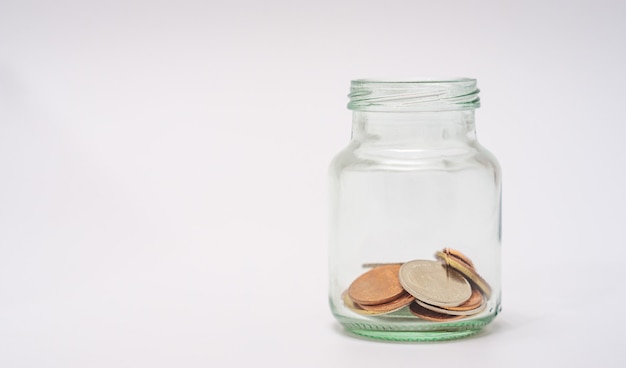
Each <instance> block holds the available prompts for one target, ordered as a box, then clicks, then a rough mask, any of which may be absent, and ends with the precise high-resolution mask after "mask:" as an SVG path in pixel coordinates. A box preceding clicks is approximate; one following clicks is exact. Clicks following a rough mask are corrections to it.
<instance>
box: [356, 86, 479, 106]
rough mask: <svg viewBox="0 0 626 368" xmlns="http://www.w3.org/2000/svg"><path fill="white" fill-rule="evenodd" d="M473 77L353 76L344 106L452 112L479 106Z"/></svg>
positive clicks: (477, 90) (477, 91)
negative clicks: (425, 78) (376, 77)
mask: <svg viewBox="0 0 626 368" xmlns="http://www.w3.org/2000/svg"><path fill="white" fill-rule="evenodd" d="M479 91H480V90H479V89H478V88H477V86H476V80H475V79H471V78H455V79H448V80H423V81H419V80H415V81H412V80H405V81H393V80H377V79H356V80H353V81H352V83H351V86H350V94H349V95H348V97H350V103H348V109H350V110H355V111H381V112H382V111H389V112H403V111H455V110H469V109H475V108H478V107H479V106H480V98H479V97H478V93H479Z"/></svg>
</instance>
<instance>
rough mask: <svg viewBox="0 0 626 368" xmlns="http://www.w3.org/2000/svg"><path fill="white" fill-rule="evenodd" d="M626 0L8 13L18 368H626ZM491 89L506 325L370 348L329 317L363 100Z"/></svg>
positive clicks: (7, 288)
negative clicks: (448, 85) (436, 87)
mask: <svg viewBox="0 0 626 368" xmlns="http://www.w3.org/2000/svg"><path fill="white" fill-rule="evenodd" d="M625 18H626V3H624V2H623V1H577V0H573V1H534V0H533V1H515V2H513V1H495V0H494V1H480V0H479V1H421V0H419V1H417V0H413V1H395V0H390V1H384V2H374V1H368V0H366V1H315V2H313V1H310V2H299V1H286V0H285V1H262V2H261V1H259V2H255V1H252V0H240V1H230V2H222V3H219V2H216V1H211V0H203V1H191V0H182V1H176V2H174V1H170V2H167V1H147V0H146V1H137V0H128V1H126V0H110V1H78V0H76V1H67V0H57V1H44V0H19V1H18V0H4V1H2V2H0V367H3V368H5V367H6V368H13V367H37V368H40V367H218V366H240V365H242V364H254V365H258V366H261V365H263V366H265V365H273V366H294V367H299V366H305V367H309V366H310V367H320V366H323V367H347V366H355V367H356V366H358V367H381V366H407V367H408V366H411V367H414V366H432V365H437V366H439V367H446V366H450V367H452V366H455V367H456V366H460V365H463V366H467V365H468V364H469V365H470V366H484V367H504V366H506V367H527V366H569V367H588V366H592V365H593V366H604V367H618V366H624V365H625V364H626V352H625V351H624V349H623V348H624V337H623V329H624V325H625V324H626V318H625V317H624V312H623V309H624V303H626V297H625V290H626V287H625V286H624V274H623V269H624V266H623V265H624V256H626V251H625V250H624V249H625V247H626V241H625V237H624V226H625V224H626V195H625V194H624V193H625V190H624V188H626V173H625V171H626V170H625V166H626V165H625V162H626V148H625V147H624V141H625V138H624V137H625V136H626V118H625V114H624V108H623V106H624V103H625V100H626V98H625V97H626V92H625V91H626V90H625V87H626V71H625V68H624V66H625V65H626V22H624V19H625ZM379 76H391V77H413V76H418V77H419V76H426V77H432V76H467V77H474V78H477V79H478V83H479V87H480V88H481V90H482V92H481V98H482V101H483V107H482V108H481V109H480V110H478V112H477V128H478V137H479V140H480V141H481V142H482V143H483V145H485V146H486V147H487V148H489V149H490V150H491V151H492V152H494V153H495V154H496V156H497V157H498V158H499V160H500V162H501V165H502V167H503V173H504V195H503V203H504V205H503V219H504V223H503V234H504V239H503V267H504V269H503V271H504V276H503V290H504V294H503V307H504V310H503V313H502V314H501V315H500V316H499V317H498V319H497V320H496V322H494V323H493V324H492V325H491V326H490V327H489V328H487V329H486V331H485V332H484V333H482V334H480V335H478V336H476V337H474V338H470V339H465V340H458V341H453V342H447V343H437V344H432V343H431V344H392V343H382V342H372V341H368V340H362V339H358V338H354V337H350V336H348V335H346V334H344V333H343V332H342V331H341V329H340V328H339V327H338V325H337V324H336V322H335V321H334V319H333V318H332V316H331V314H330V312H329V309H328V306H327V299H326V298H327V296H326V280H327V278H326V277H327V276H326V263H327V259H326V258H327V250H326V234H327V229H326V168H327V165H328V163H329V161H330V159H331V158H332V156H333V155H334V154H335V153H336V152H338V151H339V150H340V149H341V148H342V147H343V146H345V145H346V144H347V143H348V140H349V137H350V125H351V114H350V111H348V110H347V109H346V107H345V106H346V103H347V98H346V94H347V93H348V89H349V82H350V80H351V79H354V78H363V77H379Z"/></svg>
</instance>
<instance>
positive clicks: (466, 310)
mask: <svg viewBox="0 0 626 368" xmlns="http://www.w3.org/2000/svg"><path fill="white" fill-rule="evenodd" d="M415 302H416V303H418V304H419V305H420V306H422V307H423V308H426V309H429V310H431V311H434V312H437V313H442V314H451V315H455V316H471V315H474V314H477V313H480V312H482V311H483V310H484V309H485V307H486V306H487V303H485V299H484V298H483V295H482V294H481V293H480V291H478V289H472V296H471V297H470V298H469V299H468V300H467V301H466V302H465V303H463V304H461V305H459V306H458V307H448V308H440V307H437V306H434V305H430V304H427V303H424V302H422V301H420V300H415Z"/></svg>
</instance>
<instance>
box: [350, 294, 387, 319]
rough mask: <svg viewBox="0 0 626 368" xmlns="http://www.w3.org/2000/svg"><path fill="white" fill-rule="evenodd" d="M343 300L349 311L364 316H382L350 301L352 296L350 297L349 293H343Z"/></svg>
mask: <svg viewBox="0 0 626 368" xmlns="http://www.w3.org/2000/svg"><path fill="white" fill-rule="evenodd" d="M341 298H342V299H343V305H345V306H346V307H347V308H348V309H350V310H351V311H353V312H354V313H358V314H363V315H374V314H382V313H380V312H376V311H367V310H365V309H363V308H361V307H360V306H359V305H357V304H355V303H354V301H352V299H350V296H349V295H348V292H347V291H346V292H344V293H343V295H342V296H341Z"/></svg>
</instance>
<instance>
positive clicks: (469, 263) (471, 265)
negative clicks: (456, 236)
mask: <svg viewBox="0 0 626 368" xmlns="http://www.w3.org/2000/svg"><path fill="white" fill-rule="evenodd" d="M443 253H445V254H447V255H449V256H450V257H454V258H456V260H457V261H459V262H463V263H465V265H467V267H469V268H474V262H472V260H471V259H469V257H467V256H466V255H465V254H463V253H461V252H460V251H458V250H456V249H452V248H443Z"/></svg>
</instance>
